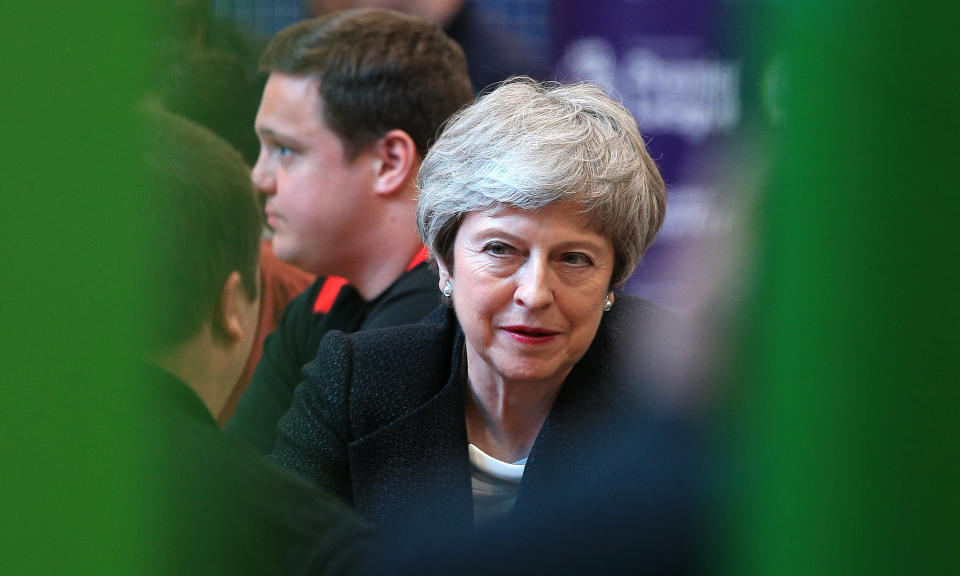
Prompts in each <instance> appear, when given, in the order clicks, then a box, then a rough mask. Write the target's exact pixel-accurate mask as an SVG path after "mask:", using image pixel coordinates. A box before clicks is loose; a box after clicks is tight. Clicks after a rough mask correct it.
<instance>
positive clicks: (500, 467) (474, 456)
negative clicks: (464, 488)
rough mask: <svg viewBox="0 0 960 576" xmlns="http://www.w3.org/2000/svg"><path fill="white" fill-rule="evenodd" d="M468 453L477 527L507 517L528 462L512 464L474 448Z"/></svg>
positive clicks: (521, 461) (523, 460)
mask: <svg viewBox="0 0 960 576" xmlns="http://www.w3.org/2000/svg"><path fill="white" fill-rule="evenodd" d="M467 449H468V452H469V453H470V468H471V474H470V484H471V487H472V488H473V521H474V524H480V523H482V522H486V521H487V520H492V519H494V518H498V517H500V516H505V515H507V514H508V513H509V512H510V511H511V510H513V505H514V503H515V502H516V501H517V493H518V492H519V491H520V480H521V479H522V478H523V470H524V468H525V467H526V464H527V459H526V458H524V459H522V460H517V461H516V462H514V463H513V464H511V463H509V462H504V461H502V460H497V459H496V458H494V457H493V456H490V455H489V454H487V453H485V452H484V451H483V450H481V449H479V448H477V447H476V446H474V445H473V444H470V445H469V446H468V447H467Z"/></svg>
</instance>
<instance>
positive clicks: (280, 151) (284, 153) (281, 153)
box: [273, 144, 293, 158]
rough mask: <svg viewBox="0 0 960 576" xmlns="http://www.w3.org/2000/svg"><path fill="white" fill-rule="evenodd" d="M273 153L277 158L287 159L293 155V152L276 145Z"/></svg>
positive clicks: (281, 145)
mask: <svg viewBox="0 0 960 576" xmlns="http://www.w3.org/2000/svg"><path fill="white" fill-rule="evenodd" d="M273 153H274V155H275V156H276V157H277V158H287V157H289V156H290V155H291V154H293V150H291V149H289V148H287V147H286V146H284V145H283V144H276V145H275V146H274V147H273Z"/></svg>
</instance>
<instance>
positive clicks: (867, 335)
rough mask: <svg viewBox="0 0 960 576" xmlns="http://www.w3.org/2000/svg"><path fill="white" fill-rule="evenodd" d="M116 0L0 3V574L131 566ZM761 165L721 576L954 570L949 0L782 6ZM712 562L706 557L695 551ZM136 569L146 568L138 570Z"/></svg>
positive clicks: (126, 198)
mask: <svg viewBox="0 0 960 576" xmlns="http://www.w3.org/2000/svg"><path fill="white" fill-rule="evenodd" d="M136 4H138V3H123V5H121V4H120V3H107V2H92V3H91V2H87V3H80V4H69V3H61V4H59V5H55V6H51V5H49V4H42V3H26V4H13V3H11V2H5V3H4V4H3V8H2V9H0V27H2V28H0V38H3V44H4V49H3V52H4V59H3V61H4V62H5V63H6V64H7V66H8V69H7V71H6V75H5V79H4V81H3V83H2V85H0V94H2V107H0V114H2V119H0V126H2V130H3V146H4V150H3V154H2V155H0V158H2V167H3V171H2V174H3V182H4V202H5V206H4V210H3V214H4V222H3V229H4V231H5V232H6V234H5V238H4V241H3V250H4V257H3V259H2V262H3V264H4V266H5V270H4V278H5V282H4V288H3V304H2V307H0V326H2V327H3V332H4V334H5V341H4V343H3V350H4V355H3V358H4V362H3V364H2V369H3V370H4V373H3V377H2V380H3V383H4V384H3V397H2V398H0V454H2V457H3V460H4V465H3V480H2V484H0V485H2V487H3V499H2V506H0V518H3V521H2V523H0V525H2V528H0V542H2V544H0V546H2V547H3V550H2V551H0V573H2V574H5V575H13V574H79V575H82V574H118V575H119V574H143V573H149V572H150V567H151V566H154V564H153V561H152V560H151V559H150V558H148V557H145V556H144V553H143V551H144V548H143V547H142V543H143V542H144V541H145V539H150V538H151V537H152V536H153V535H155V528H153V527H151V519H152V518H154V514H156V511H155V510H153V509H152V508H151V496H150V495H149V494H143V493H140V492H138V486H139V483H138V478H139V475H140V474H142V473H143V467H141V466H140V465H138V458H140V456H139V454H142V453H144V451H145V450H151V449H154V447H153V446H152V445H151V444H150V443H149V442H148V441H147V440H146V439H142V438H133V437H129V435H126V434H124V431H125V430H127V429H129V427H130V424H131V422H133V420H134V419H136V417H137V410H138V395H137V383H136V382H135V381H134V378H133V376H132V375H131V374H132V373H131V371H130V370H129V368H128V364H127V363H126V362H124V361H123V359H124V358H126V357H129V356H130V355H131V354H132V353H133V351H134V345H135V343H136V341H137V339H138V338H139V328H140V326H139V325H138V318H141V317H143V314H142V313H141V311H142V310H143V309H144V308H143V307H144V306H148V305H149V289H148V288H145V287H144V286H142V285H141V281H140V278H141V268H140V266H141V265H142V255H143V243H144V242H145V241H146V240H147V239H144V238H140V237H138V234H137V231H138V230H139V228H140V226H139V221H140V220H139V219H140V218H142V217H145V215H144V214H143V213H142V212H141V210H140V206H139V203H138V195H137V187H138V175H137V173H136V171H135V170H134V168H133V167H134V166H135V163H136V154H137V151H136V149H135V146H134V142H135V135H136V132H135V130H136V126H135V125H134V123H133V121H132V117H133V106H134V104H135V102H136V100H137V99H138V97H139V94H140V92H141V89H142V86H143V85H145V83H146V78H147V77H148V75H149V73H150V71H149V68H148V66H147V51H148V48H149V43H150V41H151V37H152V36H151V35H152V31H151V30H150V29H149V27H148V26H147V24H146V23H145V22H144V18H143V15H142V14H141V13H140V12H138V10H137V7H136V6H135V5H136ZM787 8H788V12H789V13H790V17H789V18H788V25H787V30H786V32H785V34H784V35H783V38H782V42H783V45H784V47H785V49H786V55H787V61H788V62H789V63H790V69H791V72H790V76H789V83H788V88H787V91H786V92H787V102H786V104H787V123H786V125H785V128H784V131H783V134H784V138H785V139H784V141H783V142H780V143H779V144H778V146H779V148H780V149H781V150H782V158H781V160H782V163H777V164H776V165H775V168H776V169H775V171H774V177H773V178H772V179H771V181H770V184H769V190H767V196H766V198H765V200H764V202H763V203H762V206H761V208H760V210H759V215H760V218H761V226H762V233H761V234H762V235H761V242H760V244H761V246H762V254H761V260H760V267H759V270H760V276H759V278H758V281H757V283H756V286H755V291H754V292H753V293H752V294H751V295H750V298H749V301H748V303H749V305H748V308H747V309H748V314H747V316H746V318H745V319H744V323H743V325H744V327H745V336H744V338H743V341H744V350H743V352H742V354H741V355H740V356H738V358H740V364H739V365H738V366H737V372H738V373H739V374H740V375H741V378H740V379H738V380H737V381H736V382H733V383H731V385H730V386H728V387H727V391H728V396H727V398H726V399H725V400H726V404H728V405H730V407H731V409H730V411H729V412H727V413H725V416H726V420H724V422H725V424H724V426H725V428H724V429H722V430H720V432H721V433H723V435H724V436H725V437H728V438H730V439H731V441H732V444H731V446H730V447H731V451H730V454H729V455H728V456H729V457H728V458H726V460H727V461H728V462H730V464H731V468H730V470H729V472H730V473H731V474H730V476H731V477H732V478H734V479H735V480H736V484H735V485H734V486H735V489H736V492H735V496H736V499H735V507H734V509H733V512H734V514H733V515H725V516H722V517H719V519H720V520H721V522H720V524H719V526H718V528H719V530H720V532H721V533H722V534H724V535H725V537H724V539H723V540H722V542H723V549H722V550H721V552H722V553H723V554H724V559H725V562H726V565H727V566H728V567H730V568H731V569H732V570H731V571H732V572H736V573H738V574H775V575H781V574H784V575H785V574H899V573H921V574H925V573H956V572H957V570H958V567H960V561H958V553H957V552H956V549H957V546H956V545H955V541H956V540H957V537H956V533H957V529H956V525H955V514H956V512H957V506H956V504H955V500H956V498H955V497H954V496H953V493H954V492H955V490H956V486H958V485H960V470H958V466H960V465H958V461H960V458H958V457H957V449H956V447H955V446H954V441H955V439H956V438H958V428H960V426H958V424H960V416H958V408H957V406H958V405H960V392H958V386H957V385H956V382H957V380H958V372H960V370H958V360H957V358H958V356H960V354H958V350H960V346H958V344H960V338H958V327H960V314H958V307H960V304H958V302H957V298H956V296H955V287H956V286H957V284H958V283H957V272H956V266H957V262H960V258H958V257H957V251H958V250H957V246H958V242H957V241H956V240H954V239H953V238H951V237H950V236H951V234H950V232H951V231H952V230H953V229H955V228H956V223H957V221H958V210H957V208H958V199H957V194H956V185H955V183H954V179H955V178H954V172H955V166H956V165H957V162H956V160H955V158H954V154H953V151H954V150H955V149H956V144H955V142H954V141H953V140H954V138H955V135H956V134H958V133H960V130H958V123H960V122H958V115H960V114H958V107H960V106H958V104H960V99H958V93H957V88H956V86H955V78H956V71H955V68H956V64H955V63H956V61H957V58H956V56H957V43H956V41H955V40H954V38H953V35H952V32H953V31H952V27H953V26H954V25H955V23H956V22H960V14H958V9H957V8H956V7H950V8H947V9H943V8H941V9H940V10H935V9H933V8H929V7H921V6H919V5H916V4H909V3H908V4H904V3H900V2H889V1H888V2H858V3H837V2H828V1H822V0H821V1H816V2H814V1H806V2H793V3H788V4H787ZM717 566H718V569H719V568H720V564H718V565H717ZM154 567H155V566H154Z"/></svg>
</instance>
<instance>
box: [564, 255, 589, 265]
mask: <svg viewBox="0 0 960 576" xmlns="http://www.w3.org/2000/svg"><path fill="white" fill-rule="evenodd" d="M562 259H563V262H564V264H570V265H571V266H591V265H592V264H593V260H591V259H590V257H589V256H587V255H586V254H584V253H583V252H567V253H566V254H564V255H563V257H562Z"/></svg>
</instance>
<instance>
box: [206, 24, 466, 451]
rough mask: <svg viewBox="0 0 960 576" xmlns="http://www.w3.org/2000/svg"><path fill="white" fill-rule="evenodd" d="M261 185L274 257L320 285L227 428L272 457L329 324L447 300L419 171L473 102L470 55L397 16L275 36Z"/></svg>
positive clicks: (415, 310) (413, 310)
mask: <svg viewBox="0 0 960 576" xmlns="http://www.w3.org/2000/svg"><path fill="white" fill-rule="evenodd" d="M261 68H262V69H263V70H264V71H266V72H269V74H270V75H269V78H268V80H267V85H266V88H265V89H264V92H263V98H262V100H261V103H260V109H259V112H258V114H257V119H256V123H255V127H256V132H257V135H258V137H259V139H260V144H261V150H260V156H259V159H258V161H257V164H256V166H254V169H253V172H252V178H253V182H254V184H255V185H256V187H257V188H258V189H259V190H260V192H262V193H263V194H264V195H265V196H266V198H267V200H266V214H267V219H268V220H267V223H268V225H269V226H270V228H271V229H272V231H273V248H274V251H275V253H276V255H277V256H278V257H279V258H280V259H281V260H284V261H286V262H289V263H291V264H294V265H296V266H298V267H300V268H302V269H304V270H306V271H308V272H311V273H314V274H317V275H319V276H320V277H319V278H318V279H317V281H316V282H315V283H314V284H313V285H311V286H310V288H309V289H307V290H306V291H305V292H304V293H303V294H301V295H300V296H298V297H297V298H296V299H294V300H293V301H292V302H291V303H290V305H289V306H288V307H287V308H286V310H285V311H284V313H283V316H282V318H281V319H280V323H279V325H278V326H277V329H276V330H275V331H274V333H273V334H272V335H271V336H269V337H268V338H267V340H266V342H265V343H264V348H263V356H262V358H261V360H260V362H259V364H258V366H257V368H256V371H255V372H254V375H253V379H252V381H251V383H250V386H249V388H248V389H247V391H246V393H245V394H244V395H243V396H242V397H241V398H240V401H239V403H238V405H237V409H236V412H235V413H234V416H233V418H232V419H231V420H230V421H229V422H227V425H226V426H225V428H224V429H225V430H226V431H227V433H229V434H231V435H234V436H236V437H238V438H242V439H243V440H245V441H247V442H249V443H251V444H252V445H253V446H255V447H256V448H257V449H258V450H259V451H260V452H261V453H263V454H268V453H270V452H271V451H272V449H273V445H274V439H275V430H276V424H277V422H278V421H279V419H280V417H281V416H283V414H284V413H285V412H286V411H287V410H288V409H289V407H290V403H291V401H292V398H293V391H294V389H295V388H296V386H297V384H298V383H299V382H300V380H301V377H300V370H301V368H302V367H303V365H304V364H306V363H308V362H310V361H311V360H313V359H314V358H315V357H316V353H317V347H318V345H319V343H320V340H321V339H322V338H323V336H324V335H325V334H326V333H327V332H328V331H330V330H340V331H344V332H354V331H357V330H367V329H372V328H381V327H386V326H396V325H402V324H406V323H411V322H416V321H419V320H420V319H422V318H423V317H424V316H425V315H427V314H428V313H429V312H430V311H431V310H432V309H433V308H435V307H436V305H437V304H438V303H439V301H440V298H439V295H438V294H437V292H436V290H435V289H434V286H436V282H437V277H436V274H435V272H433V271H431V269H430V267H429V266H428V265H427V264H426V262H425V259H426V256H427V254H426V249H425V248H424V247H423V245H422V244H421V242H420V239H419V238H418V236H417V232H416V183H415V180H416V174H417V170H418V168H419V166H420V162H421V158H422V157H423V155H424V154H426V152H427V150H428V148H429V146H430V144H431V143H432V141H433V140H434V139H435V138H436V136H437V134H438V132H439V130H440V127H441V125H442V124H443V122H444V121H445V120H446V119H447V118H448V117H449V116H450V115H451V114H452V113H453V112H455V111H456V110H458V109H459V108H461V107H462V106H464V105H465V104H467V103H468V102H470V101H472V99H473V93H472V90H471V88H470V80H469V78H468V76H467V72H466V61H465V60H464V57H463V51H462V50H461V49H460V48H459V46H457V45H456V43H454V42H453V41H452V40H450V38H448V37H447V36H446V35H445V34H444V33H443V31H442V30H441V29H440V28H439V26H437V25H436V24H432V23H429V22H426V21H424V20H421V19H419V18H415V17H413V16H408V15H404V14H401V13H399V12H394V11H389V10H377V9H367V10H363V9H361V10H353V11H347V12H341V13H336V14H332V15H329V16H327V17H325V18H319V19H315V20H307V21H303V22H300V23H298V24H295V25H293V26H290V27H288V28H286V29H284V30H282V31H281V32H280V33H278V34H277V35H276V37H274V38H273V40H272V41H271V42H270V44H269V46H268V47H267V49H266V51H265V52H264V54H263V56H262V58H261Z"/></svg>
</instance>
